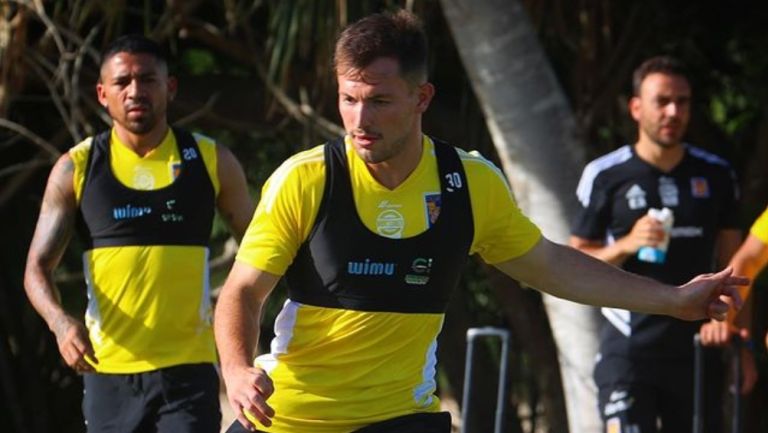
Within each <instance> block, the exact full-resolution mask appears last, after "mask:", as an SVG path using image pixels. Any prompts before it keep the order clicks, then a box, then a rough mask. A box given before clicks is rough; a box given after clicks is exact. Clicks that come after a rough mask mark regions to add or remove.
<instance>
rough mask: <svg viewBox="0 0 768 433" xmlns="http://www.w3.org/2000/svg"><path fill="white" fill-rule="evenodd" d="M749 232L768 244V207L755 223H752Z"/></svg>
mask: <svg viewBox="0 0 768 433" xmlns="http://www.w3.org/2000/svg"><path fill="white" fill-rule="evenodd" d="M749 233H750V234H751V235H753V236H754V237H756V238H758V239H760V240H761V241H763V243H765V244H768V208H766V209H765V211H763V213H762V215H760V217H759V218H757V220H756V221H755V223H754V224H752V228H751V229H749Z"/></svg>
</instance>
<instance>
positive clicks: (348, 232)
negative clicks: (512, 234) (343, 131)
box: [286, 139, 474, 313]
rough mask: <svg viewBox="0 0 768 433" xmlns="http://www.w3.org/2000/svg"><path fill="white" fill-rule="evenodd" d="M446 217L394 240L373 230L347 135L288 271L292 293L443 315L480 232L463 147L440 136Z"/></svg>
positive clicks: (332, 149) (314, 301) (355, 306)
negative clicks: (362, 208)
mask: <svg viewBox="0 0 768 433" xmlns="http://www.w3.org/2000/svg"><path fill="white" fill-rule="evenodd" d="M433 141H434V143H435V155H436V158H437V165H438V172H439V176H440V189H441V193H440V200H439V203H438V206H439V207H440V214H439V216H438V218H437V221H436V222H435V224H434V225H433V226H432V227H430V228H429V229H427V230H426V231H424V232H423V233H421V234H419V235H417V236H413V237H410V238H404V239H390V238H386V237H382V236H380V235H378V234H376V233H373V232H371V231H370V230H369V229H368V228H367V227H366V226H365V225H364V223H363V222H362V221H361V220H360V217H359V215H358V213H357V209H356V207H355V202H354V195H353V193H352V184H351V180H350V176H349V169H348V167H347V157H346V152H345V146H344V140H343V139H338V140H335V141H333V142H330V143H327V144H326V145H325V169H326V181H325V191H324V194H323V200H322V202H321V204H320V208H319V210H318V215H317V219H316V221H315V225H314V227H313V229H312V232H311V234H310V236H309V238H308V239H307V241H306V242H305V243H304V244H303V245H302V247H301V248H300V249H299V251H298V253H297V256H296V258H295V259H294V261H293V263H292V264H291V266H290V267H289V268H288V271H287V272H286V279H287V282H288V287H289V288H288V293H289V297H290V298H291V299H292V300H294V301H297V302H300V303H304V304H308V305H316V306H322V307H331V308H343V309H349V310H360V311H388V312H403V313H441V312H444V311H445V308H446V305H447V303H448V299H449V297H450V294H451V292H452V291H453V289H454V288H455V287H456V284H457V283H458V281H459V276H460V273H461V270H462V267H463V265H464V263H465V262H466V259H467V256H468V254H469V248H470V246H471V244H472V239H473V236H474V225H473V222H472V206H471V202H470V199H469V189H468V187H467V180H466V175H465V173H464V167H463V165H462V163H461V160H460V158H459V156H458V154H457V153H456V150H455V149H454V148H453V147H451V146H449V145H448V144H446V143H443V142H440V141H437V140H433Z"/></svg>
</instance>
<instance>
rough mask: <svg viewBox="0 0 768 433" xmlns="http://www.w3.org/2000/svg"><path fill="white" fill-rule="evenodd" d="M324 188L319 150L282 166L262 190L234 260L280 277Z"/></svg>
mask: <svg viewBox="0 0 768 433" xmlns="http://www.w3.org/2000/svg"><path fill="white" fill-rule="evenodd" d="M324 186H325V164H324V159H323V146H318V147H315V148H314V149H310V150H308V151H305V152H301V153H298V154H296V155H294V156H293V157H291V158H290V159H288V160H287V161H286V162H284V163H283V164H282V165H281V166H280V167H279V168H278V169H277V170H275V172H274V173H272V175H271V176H270V178H269V179H268V180H267V182H266V183H265V184H264V187H263V188H262V194H261V200H260V201H259V204H258V206H257V207H256V212H255V213H254V214H253V219H252V220H251V223H250V225H249V226H248V230H246V232H245V236H244V237H243V241H242V242H241V243H240V249H239V251H238V253H237V257H236V259H237V260H238V261H240V262H243V263H246V264H248V265H250V266H253V267H254V268H257V269H259V270H262V271H267V272H270V273H272V274H275V275H283V274H285V271H286V270H287V269H288V266H290V264H291V263H292V262H293V258H294V257H295V256H296V252H297V251H298V250H299V248H300V247H301V245H302V244H303V243H304V241H305V240H306V239H307V238H308V237H309V233H310V231H311V230H312V226H313V225H314V222H315V217H316V216H317V211H318V209H319V207H320V202H321V200H322V197H323V189H324Z"/></svg>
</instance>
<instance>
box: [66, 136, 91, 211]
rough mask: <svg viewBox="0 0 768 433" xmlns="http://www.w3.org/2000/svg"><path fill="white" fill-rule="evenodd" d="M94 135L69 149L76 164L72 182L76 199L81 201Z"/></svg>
mask: <svg viewBox="0 0 768 433" xmlns="http://www.w3.org/2000/svg"><path fill="white" fill-rule="evenodd" d="M92 142H93V137H88V138H86V139H85V140H83V141H81V142H80V143H78V144H76V145H75V146H73V147H72V148H71V149H69V158H70V159H71V160H72V164H73V165H74V171H73V173H72V183H73V187H74V189H75V200H76V201H77V203H80V197H82V194H83V183H84V182H85V170H86V168H87V167H86V166H87V165H88V155H89V154H90V152H91V143H92Z"/></svg>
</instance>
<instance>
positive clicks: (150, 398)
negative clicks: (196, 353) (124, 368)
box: [83, 364, 221, 433]
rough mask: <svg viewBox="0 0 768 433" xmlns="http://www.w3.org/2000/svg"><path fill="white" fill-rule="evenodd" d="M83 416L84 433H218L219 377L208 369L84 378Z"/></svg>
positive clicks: (195, 366) (193, 367) (182, 368)
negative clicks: (85, 430) (85, 431)
mask: <svg viewBox="0 0 768 433" xmlns="http://www.w3.org/2000/svg"><path fill="white" fill-rule="evenodd" d="M83 382H84V385H85V390H84V397H83V414H84V415H85V423H86V427H87V431H88V433H131V432H135V433H145V432H147V433H149V432H152V433H155V432H157V433H166V432H167V433H218V432H219V431H220V429H221V409H220V407H219V375H218V373H217V372H216V368H215V367H214V366H213V365H212V364H188V365H178V366H173V367H167V368H161V369H159V370H155V371H149V372H145V373H136V374H100V373H88V374H85V376H84V378H83Z"/></svg>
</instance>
